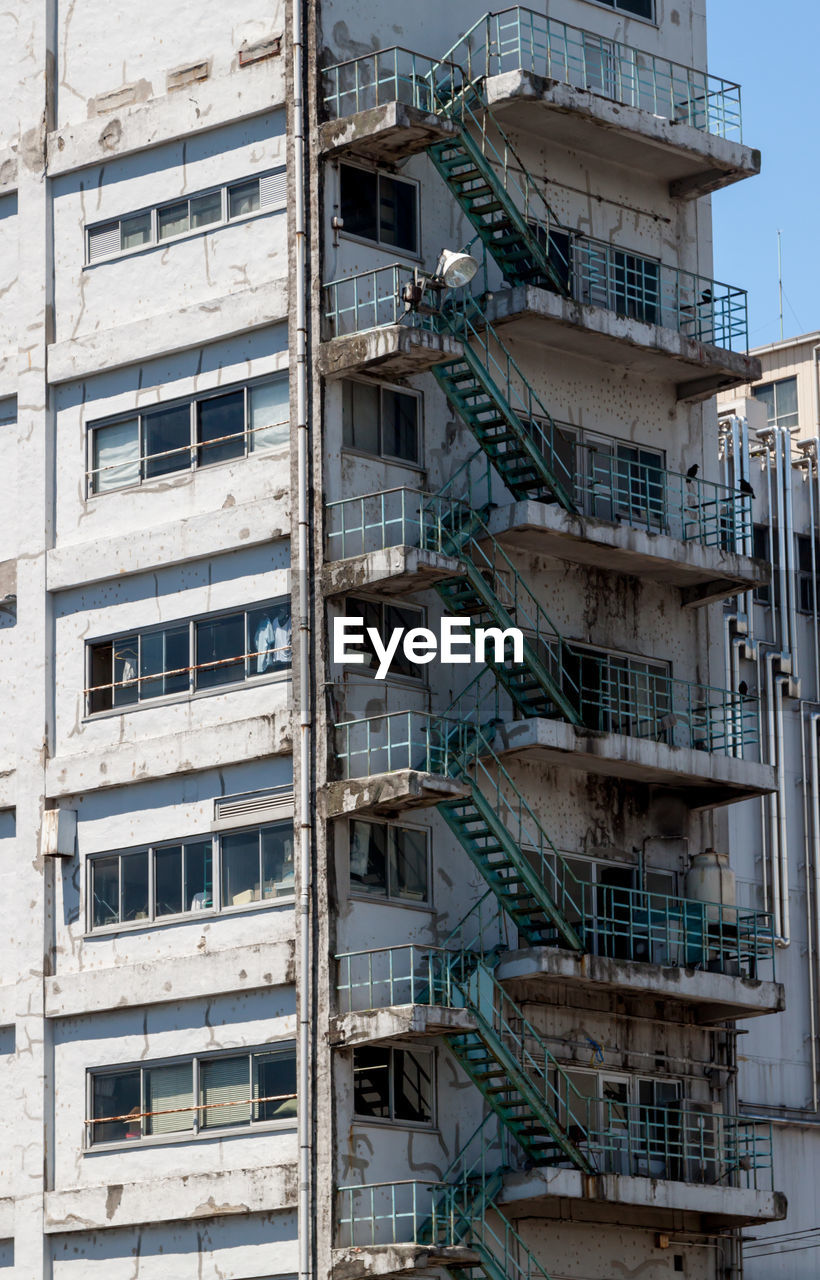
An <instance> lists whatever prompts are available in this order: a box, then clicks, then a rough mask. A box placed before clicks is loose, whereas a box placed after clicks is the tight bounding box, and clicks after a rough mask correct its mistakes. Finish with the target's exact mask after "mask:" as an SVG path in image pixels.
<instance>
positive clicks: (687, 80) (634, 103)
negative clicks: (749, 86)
mask: <svg viewBox="0 0 820 1280" xmlns="http://www.w3.org/2000/svg"><path fill="white" fill-rule="evenodd" d="M445 59H446V60H448V61H451V62H455V63H457V64H459V65H460V66H461V67H462V68H463V69H464V71H465V72H466V75H467V78H468V79H469V80H470V81H474V80H478V79H481V78H483V77H484V76H494V75H500V74H502V73H503V72H505V71H527V72H531V73H532V74H534V75H538V76H542V77H544V78H545V79H547V80H557V81H559V82H561V83H563V84H569V85H572V86H573V87H574V88H576V89H586V90H588V91H589V92H590V93H594V94H598V95H599V96H601V97H604V98H610V99H611V100H612V101H613V102H619V103H621V104H623V105H624V106H628V107H639V108H641V109H642V110H644V111H648V112H650V113H651V114H652V115H655V116H666V117H667V119H669V120H674V122H675V123H676V124H688V125H691V126H692V127H693V128H694V129H700V130H702V131H703V132H705V133H713V134H716V135H717V136H718V137H721V138H730V139H733V140H736V141H741V140H742V136H743V127H742V112H741V100H740V86H739V85H738V84H735V83H734V82H733V81H731V80H724V79H722V78H721V77H720V76H713V75H710V74H709V72H707V71H698V70H696V69H695V68H694V67H687V66H684V65H682V64H681V63H677V62H672V61H670V60H669V59H668V58H663V57H659V56H658V55H657V54H653V53H648V52H646V51H645V50H642V49H636V48H634V47H633V46H631V45H628V44H624V43H623V42H622V41H620V40H612V39H609V38H607V37H606V36H602V35H600V34H599V33H598V32H594V31H586V30H584V29H583V28H581V27H574V26H570V25H569V24H568V23H566V22H560V21H559V20H558V19H557V18H552V17H549V16H547V15H545V14H543V13H535V12H534V11H533V10H532V9H527V8H524V7H522V6H521V5H513V6H511V7H510V8H508V9H503V10H501V11H500V12H497V13H488V14H486V15H485V16H484V17H483V18H480V19H479V21H478V22H477V23H476V24H475V26H473V27H472V28H471V29H470V30H469V31H468V32H467V33H466V35H464V36H462V37H461V39H460V40H459V41H458V42H457V43H456V44H455V45H454V46H453V48H452V49H451V50H450V51H449V52H448V53H447V54H445Z"/></svg>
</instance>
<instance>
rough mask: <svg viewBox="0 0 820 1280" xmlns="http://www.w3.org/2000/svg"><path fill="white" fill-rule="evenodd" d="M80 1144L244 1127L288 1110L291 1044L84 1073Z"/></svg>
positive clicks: (284, 1117)
mask: <svg viewBox="0 0 820 1280" xmlns="http://www.w3.org/2000/svg"><path fill="white" fill-rule="evenodd" d="M88 1097H89V1108H90V1110H89V1116H88V1120H87V1121H86V1129H87V1133H88V1139H87V1142H88V1146H100V1145H103V1144H106V1143H108V1144H110V1143H117V1142H132V1141H133V1140H135V1139H144V1138H160V1137H162V1138H169V1137H173V1136H175V1135H177V1136H180V1137H184V1136H188V1137H190V1136H196V1135H197V1134H199V1133H202V1132H206V1131H207V1132H208V1133H214V1132H217V1131H222V1130H226V1129H230V1130H239V1129H247V1128H249V1127H251V1128H252V1127H253V1126H254V1125H258V1124H269V1123H271V1122H279V1123H280V1124H285V1125H292V1123H293V1121H294V1119H295V1117H296V1049H295V1047H294V1045H293V1044H292V1043H288V1044H282V1045H276V1046H275V1047H272V1046H270V1045H268V1046H266V1047H265V1048H263V1049H255V1050H243V1051H242V1052H241V1053H230V1054H227V1053H222V1054H205V1055H202V1056H195V1057H192V1058H185V1059H183V1060H178V1061H176V1062H159V1063H148V1064H146V1065H142V1064H141V1065H139V1066H133V1065H131V1066H128V1067H122V1068H118V1069H116V1070H110V1071H94V1072H92V1073H91V1079H90V1087H89V1090H88Z"/></svg>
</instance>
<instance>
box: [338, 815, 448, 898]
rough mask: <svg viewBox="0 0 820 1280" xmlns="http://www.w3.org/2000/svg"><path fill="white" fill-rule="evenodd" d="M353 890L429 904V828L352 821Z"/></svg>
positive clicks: (351, 861)
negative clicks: (427, 829)
mask: <svg viewBox="0 0 820 1280" xmlns="http://www.w3.org/2000/svg"><path fill="white" fill-rule="evenodd" d="M350 889H351V892H352V893H356V894H367V895H368V897H374V898H391V899H394V900H395V901H397V902H416V903H427V902H429V900H430V899H429V872H428V856H427V831H426V829H422V828H418V827H396V826H393V825H392V824H390V823H385V822H362V821H360V820H359V819H353V820H351V822H350Z"/></svg>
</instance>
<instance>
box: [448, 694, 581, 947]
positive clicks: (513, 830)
mask: <svg viewBox="0 0 820 1280" xmlns="http://www.w3.org/2000/svg"><path fill="white" fill-rule="evenodd" d="M487 675H488V676H491V673H487ZM482 678H483V673H482V676H479V677H478V680H477V681H474V682H473V684H472V685H471V686H470V687H469V689H468V691H467V694H466V697H465V695H462V696H461V697H460V698H459V699H458V701H457V703H456V704H454V706H453V708H451V711H452V713H453V717H454V719H453V722H452V723H449V722H445V721H442V722H441V724H442V725H445V724H446V725H447V727H446V728H442V729H440V730H439V733H440V734H441V735H442V736H441V740H440V741H439V742H438V743H434V744H432V745H433V752H432V758H433V761H435V759H436V756H437V755H438V756H439V758H440V760H441V762H442V763H441V768H442V770H444V771H446V772H447V773H449V774H450V776H452V777H454V778H457V779H459V781H461V782H464V783H466V785H467V787H468V788H469V794H468V795H466V796H464V797H463V798H460V799H458V800H448V801H446V802H445V803H444V804H440V805H439V806H438V810H439V812H440V813H441V815H442V817H443V818H444V820H445V822H446V823H447V825H448V826H449V827H450V829H451V831H452V832H453V834H454V835H455V836H456V838H457V839H458V841H459V843H460V844H461V846H462V848H463V849H464V851H465V853H466V854H467V856H468V857H469V859H470V861H471V862H472V863H473V865H474V866H475V867H476V868H477V869H478V870H479V871H480V872H481V874H482V876H483V877H484V879H485V881H486V883H487V884H488V886H489V888H490V889H491V890H492V892H493V894H494V895H495V897H496V899H497V901H498V903H499V905H500V906H501V907H502V908H503V910H504V911H505V912H506V914H507V915H508V916H509V918H510V920H512V922H513V924H514V925H515V927H516V929H517V930H518V932H519V934H520V936H521V937H522V938H524V939H525V940H526V941H527V942H528V943H530V945H532V946H564V947H569V948H570V950H573V951H583V950H584V945H585V944H584V933H585V917H586V907H585V902H584V887H583V885H582V884H581V882H580V881H579V880H578V879H576V877H575V875H574V874H573V872H572V870H571V868H570V867H569V866H568V864H567V862H566V860H565V859H564V858H563V857H562V856H561V854H560V853H559V852H558V850H557V849H556V847H555V845H554V844H553V843H552V841H551V840H550V838H549V836H548V835H547V833H546V832H545V831H544V828H543V827H542V826H541V824H540V822H539V821H538V819H537V817H536V816H535V814H534V813H533V811H532V809H531V808H530V806H529V805H528V804H527V801H526V800H525V799H524V797H523V795H522V794H521V792H520V791H519V790H518V788H517V787H516V785H515V783H514V782H513V780H512V778H511V777H510V775H509V773H508V772H507V770H506V769H505V768H504V765H503V764H502V762H501V760H500V759H499V758H498V756H497V755H496V753H495V751H494V749H493V746H492V741H491V738H492V734H493V731H494V730H493V727H492V725H490V726H488V727H482V726H481V725H479V724H477V723H475V722H472V723H471V722H470V721H469V720H468V719H467V718H466V717H467V716H470V715H471V712H470V710H469V709H468V701H469V700H470V698H471V697H472V694H473V693H478V696H480V683H479V682H480V681H481V680H482ZM456 716H464V717H465V718H464V719H463V720H461V721H460V722H459V721H456V720H455V717H456Z"/></svg>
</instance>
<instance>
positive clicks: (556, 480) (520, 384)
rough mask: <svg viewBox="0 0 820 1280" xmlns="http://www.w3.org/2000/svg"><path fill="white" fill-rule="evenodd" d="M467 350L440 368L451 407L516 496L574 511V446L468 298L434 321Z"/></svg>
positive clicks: (440, 380) (438, 372) (439, 375)
mask: <svg viewBox="0 0 820 1280" xmlns="http://www.w3.org/2000/svg"><path fill="white" fill-rule="evenodd" d="M435 323H436V326H437V327H438V328H439V329H440V330H442V331H444V332H447V333H449V334H451V335H452V336H453V337H455V338H457V339H458V341H459V342H461V344H462V346H463V351H464V354H463V355H462V356H460V357H458V358H457V359H455V360H450V361H447V362H445V363H443V364H437V365H434V366H433V369H432V372H433V375H434V377H435V379H436V381H437V382H438V384H439V386H440V387H441V389H442V391H443V392H444V394H445V396H446V397H447V401H448V403H449V404H450V406H451V408H452V409H453V410H454V411H455V412H456V413H457V414H458V415H459V417H461V418H462V419H463V420H464V422H465V423H466V424H467V426H468V427H469V428H470V430H471V431H472V433H473V435H474V436H475V438H476V440H477V442H478V443H479V445H480V446H481V448H482V449H483V450H484V452H485V454H486V455H487V457H488V458H489V459H490V461H491V462H492V464H493V466H494V467H495V468H496V470H497V471H498V473H499V475H500V476H501V478H502V479H503V481H504V483H505V485H506V486H507V488H508V489H509V491H510V493H511V494H512V495H513V497H514V498H515V499H516V500H518V501H523V500H525V499H527V498H533V499H538V500H540V501H542V502H559V503H560V504H561V506H562V507H564V508H565V510H567V511H573V510H575V502H574V498H573V488H574V463H573V452H574V450H573V445H572V441H571V440H569V439H568V438H567V437H566V436H565V435H564V434H563V433H562V432H561V431H560V430H559V428H558V427H557V426H556V424H555V422H554V421H553V419H552V416H551V415H550V413H549V411H548V410H547V408H546V407H545V406H544V404H543V403H542V402H541V400H540V399H539V398H538V396H537V395H536V394H535V392H534V391H533V389H532V387H531V386H530V384H529V382H528V381H527V378H526V377H525V376H524V374H523V372H522V371H521V369H520V368H519V367H518V365H517V364H516V362H515V360H514V359H513V357H512V355H511V354H510V352H509V351H508V349H507V348H506V347H505V346H504V343H503V342H502V341H501V339H500V337H499V336H498V333H497V331H496V330H495V329H494V328H493V326H492V325H491V324H490V322H489V320H488V319H487V317H486V315H485V314H484V311H483V310H482V308H481V306H480V304H479V302H478V301H477V299H475V298H474V297H472V296H471V295H469V294H467V295H465V296H464V297H463V298H460V299H458V300H457V301H454V302H451V303H448V304H447V306H446V307H445V308H444V310H443V311H442V312H441V313H439V314H437V315H436V316H435Z"/></svg>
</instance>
